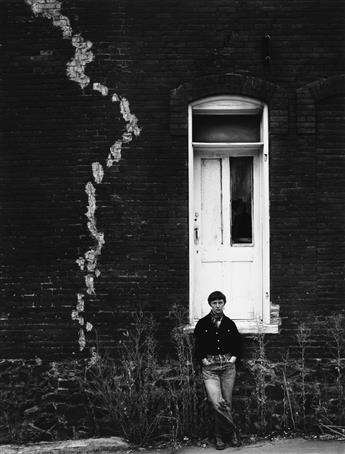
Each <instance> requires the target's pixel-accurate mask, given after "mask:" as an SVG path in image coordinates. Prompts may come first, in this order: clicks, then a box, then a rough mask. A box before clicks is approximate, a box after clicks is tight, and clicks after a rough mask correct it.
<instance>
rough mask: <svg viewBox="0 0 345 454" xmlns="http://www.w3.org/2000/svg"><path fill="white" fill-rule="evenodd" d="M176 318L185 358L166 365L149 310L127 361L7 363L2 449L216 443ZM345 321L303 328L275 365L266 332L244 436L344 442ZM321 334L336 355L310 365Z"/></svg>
mask: <svg viewBox="0 0 345 454" xmlns="http://www.w3.org/2000/svg"><path fill="white" fill-rule="evenodd" d="M175 315H176V328H175V329H174V331H173V342H174V345H175V348H176V350H175V351H176V356H175V358H171V359H169V360H167V361H162V360H161V359H159V356H158V354H157V349H156V341H155V335H154V330H155V324H154V321H153V319H152V318H151V317H149V316H145V315H144V314H142V313H139V314H137V315H136V320H135V324H134V328H133V330H132V331H131V332H129V333H128V336H126V340H125V341H124V342H123V343H122V346H121V355H120V357H119V358H118V359H113V358H109V357H107V356H106V355H102V356H101V355H100V354H99V352H97V351H94V352H93V354H92V356H91V358H90V359H89V360H83V361H65V362H62V363H42V362H41V361H40V360H39V359H36V360H35V361H26V362H24V361H23V360H18V361H2V362H1V363H0V383H1V391H0V393H1V399H0V402H1V413H0V442H1V443H7V442H15V443H19V442H27V441H38V440H57V439H66V438H86V437H92V436H110V435H117V436H121V437H124V438H126V439H127V440H129V441H130V442H131V443H135V444H140V445H143V446H144V445H147V444H149V443H153V442H163V441H166V442H169V441H170V442H171V441H176V440H181V439H183V438H185V437H188V439H199V440H202V439H205V434H208V435H209V436H211V433H210V432H209V430H210V428H211V427H212V424H211V413H210V411H209V408H208V404H207V399H206V396H205V393H204V389H203V383H202V380H201V377H200V374H199V370H198V365H196V364H195V362H194V360H193V342H192V339H191V338H190V337H189V336H186V335H185V334H184V332H183V329H182V328H180V326H181V324H180V322H181V318H180V316H179V313H178V312H176V314H175ZM344 324H345V317H344V316H342V315H340V316H333V317H327V318H324V319H322V320H321V319H315V320H314V321H313V323H312V324H311V325H310V326H309V325H308V326H307V325H305V324H301V325H299V328H298V335H297V339H296V340H295V345H294V347H296V351H295V354H294V357H292V356H291V357H290V354H289V353H290V352H288V353H287V354H286V356H285V357H284V358H282V359H281V361H272V360H270V359H269V358H268V356H267V353H266V343H265V336H264V335H263V334H259V335H258V336H257V337H256V348H255V353H254V356H253V358H252V359H244V360H243V361H242V362H241V364H240V365H239V367H238V377H237V386H236V388H235V392H234V419H235V421H236V422H237V424H238V426H239V428H240V430H241V432H242V434H243V435H244V437H246V436H250V435H252V434H253V433H254V434H256V435H269V434H272V433H275V434H287V433H304V434H312V433H313V434H322V433H330V434H333V435H338V436H342V437H344V436H345V431H344V425H345V393H344V372H345V355H344V336H343V333H344ZM320 329H324V330H326V331H327V332H328V334H329V342H330V343H329V345H328V348H329V352H330V355H329V356H328V357H327V358H325V359H323V360H322V361H319V362H317V363H316V362H315V360H313V362H312V363H311V362H310V361H308V349H309V348H312V346H313V340H314V339H313V336H315V335H317V334H318V332H319V331H320ZM253 429H254V430H253Z"/></svg>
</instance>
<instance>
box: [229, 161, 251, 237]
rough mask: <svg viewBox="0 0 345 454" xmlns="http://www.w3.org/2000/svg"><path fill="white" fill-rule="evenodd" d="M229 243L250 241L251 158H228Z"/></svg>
mask: <svg viewBox="0 0 345 454" xmlns="http://www.w3.org/2000/svg"><path fill="white" fill-rule="evenodd" d="M230 191H231V194H230V196H231V243H232V244H242V243H252V242H253V235H252V225H253V213H252V194H253V158H252V157H251V156H246V157H238V158H237V157H236V158H235V157H232V158H230Z"/></svg>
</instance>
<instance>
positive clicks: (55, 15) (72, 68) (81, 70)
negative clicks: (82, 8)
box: [24, 0, 141, 351]
mask: <svg viewBox="0 0 345 454" xmlns="http://www.w3.org/2000/svg"><path fill="white" fill-rule="evenodd" d="M24 1H25V2H26V4H28V5H29V6H30V7H31V10H32V12H33V13H34V15H35V16H41V17H44V18H46V19H49V20H51V21H52V23H53V26H54V27H57V28H59V29H61V31H62V37H63V39H69V40H71V44H72V46H73V47H75V54H74V57H73V58H72V59H71V60H70V61H69V62H67V64H66V74H67V76H68V78H69V79H70V80H72V81H74V82H76V83H78V84H79V86H80V88H81V89H84V88H86V87H87V86H88V85H89V84H90V83H91V79H90V77H89V76H87V75H86V74H85V68H86V65H87V64H88V63H91V62H92V61H93V60H94V58H95V55H94V54H93V52H92V51H91V50H90V49H91V47H92V46H93V43H92V42H91V41H89V40H85V39H84V38H83V36H82V35H81V34H74V33H73V29H72V26H71V23H70V20H69V18H68V17H67V16H64V15H63V14H62V13H61V8H62V2H60V1H57V0H24ZM92 89H93V90H94V91H96V92H99V93H100V94H101V95H102V96H104V97H107V96H110V95H109V88H108V87H107V86H106V85H103V84H101V83H100V82H93V84H92ZM110 99H111V102H119V106H120V112H121V115H122V118H123V119H124V121H125V123H126V131H125V132H124V133H123V134H122V136H121V137H120V138H118V139H116V140H115V142H114V144H113V145H112V146H111V147H110V152H109V154H108V157H107V160H106V166H107V167H111V166H112V165H113V164H114V163H118V162H119V161H120V160H121V150H122V146H123V144H127V143H130V142H131V141H132V140H133V136H135V137H138V136H139V135H140V132H141V129H140V128H139V126H138V119H137V117H136V116H135V115H134V114H132V113H131V111H130V106H129V101H128V99H127V98H125V97H121V96H119V95H118V94H117V93H113V94H112V95H111V97H110ZM91 169H92V175H93V179H94V182H95V183H96V184H101V183H102V180H103V177H104V169H103V166H102V164H101V163H99V162H93V163H92V165H91ZM85 192H86V194H87V197H88V205H87V211H86V213H85V216H86V217H87V219H88V221H87V228H88V230H89V232H90V235H91V237H92V238H93V239H94V246H93V247H91V248H90V249H89V250H87V251H86V252H85V253H84V255H83V257H79V258H78V259H77V260H76V263H77V264H78V266H79V268H80V269H81V270H82V271H84V273H85V274H84V280H85V292H84V293H77V295H76V297H77V304H76V307H75V309H73V310H72V313H71V318H72V320H74V321H76V322H78V323H79V325H80V328H79V332H78V343H79V349H80V351H82V350H84V348H85V346H86V336H85V331H86V332H89V331H91V330H92V329H93V325H92V323H90V322H88V321H86V323H85V317H84V315H83V314H84V313H85V298H86V297H87V295H89V296H92V295H95V294H96V291H95V278H98V277H99V276H100V274H101V272H100V270H99V267H98V262H99V258H100V256H101V252H102V248H103V246H104V244H105V239H104V234H103V233H102V232H99V231H98V229H97V223H96V216H95V212H96V209H97V202H96V188H95V187H94V185H93V183H92V182H91V181H88V182H87V183H86V186H85ZM84 328H85V329H84Z"/></svg>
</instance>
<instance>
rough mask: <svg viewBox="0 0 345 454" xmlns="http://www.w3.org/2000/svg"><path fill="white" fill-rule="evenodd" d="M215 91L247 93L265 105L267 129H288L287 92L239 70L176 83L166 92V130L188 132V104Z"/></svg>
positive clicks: (236, 93) (178, 133)
mask: <svg viewBox="0 0 345 454" xmlns="http://www.w3.org/2000/svg"><path fill="white" fill-rule="evenodd" d="M217 95H233V96H236V95H237V96H248V97H250V98H254V99H258V100H260V101H263V102H265V103H267V104H268V105H269V109H270V132H271V133H272V134H286V133H287V132H288V97H287V92H286V91H285V90H284V89H282V88H281V87H279V86H278V85H275V84H273V83H271V82H268V81H266V80H263V79H259V78H256V77H249V76H242V75H240V74H225V75H212V76H204V77H200V78H197V79H194V80H193V81H192V82H187V83H185V84H182V85H180V86H179V87H177V88H175V89H174V90H172V91H171V92H170V131H171V134H173V135H186V134H187V132H188V105H189V104H190V103H191V102H193V101H196V100H197V99H203V98H207V97H209V96H217Z"/></svg>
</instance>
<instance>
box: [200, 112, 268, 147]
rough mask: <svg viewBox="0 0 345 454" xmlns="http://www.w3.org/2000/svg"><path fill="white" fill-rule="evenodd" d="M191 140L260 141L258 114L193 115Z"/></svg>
mask: <svg viewBox="0 0 345 454" xmlns="http://www.w3.org/2000/svg"><path fill="white" fill-rule="evenodd" d="M193 142H213V143H221V142H235V143H236V142H238V143H239V142H260V116H258V115H193Z"/></svg>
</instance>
